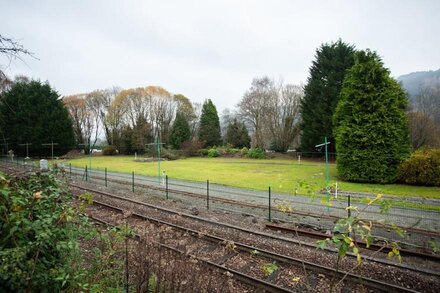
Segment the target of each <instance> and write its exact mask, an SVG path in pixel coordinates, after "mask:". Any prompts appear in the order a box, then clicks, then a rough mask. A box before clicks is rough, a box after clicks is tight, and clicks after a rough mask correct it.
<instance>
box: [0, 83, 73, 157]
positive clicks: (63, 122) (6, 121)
mask: <svg viewBox="0 0 440 293" xmlns="http://www.w3.org/2000/svg"><path fill="white" fill-rule="evenodd" d="M0 131H1V136H0V137H2V138H9V141H8V142H9V147H8V148H9V149H12V150H13V151H14V152H15V153H17V152H18V153H19V154H20V155H25V154H26V150H25V148H24V147H22V146H19V144H23V143H27V142H29V143H32V145H31V146H30V148H29V153H30V155H50V153H51V149H50V147H45V146H42V144H44V143H50V142H54V143H58V145H57V146H55V148H54V153H55V154H56V155H62V154H65V153H66V152H68V151H69V150H70V149H71V148H72V147H73V144H74V134H73V129H72V121H71V119H70V116H69V113H68V111H67V109H66V108H65V106H64V104H63V102H62V100H61V99H60V96H59V94H58V93H57V92H56V91H55V90H53V89H52V88H51V87H50V85H49V84H48V83H44V84H43V83H41V82H40V81H35V80H32V81H26V80H23V81H19V82H17V83H15V84H14V85H13V86H12V87H11V88H10V90H8V91H6V92H4V93H3V94H2V95H1V97H0Z"/></svg>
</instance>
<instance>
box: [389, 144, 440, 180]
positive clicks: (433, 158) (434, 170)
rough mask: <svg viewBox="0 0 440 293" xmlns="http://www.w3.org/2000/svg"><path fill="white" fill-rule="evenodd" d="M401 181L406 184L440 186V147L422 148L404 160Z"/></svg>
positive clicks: (401, 168)
mask: <svg viewBox="0 0 440 293" xmlns="http://www.w3.org/2000/svg"><path fill="white" fill-rule="evenodd" d="M398 178H399V181H401V182H404V183H406V184H414V185H428V186H440V149H422V150H418V151H416V152H414V153H413V154H412V155H411V157H410V158H409V159H407V160H406V161H404V162H402V163H401V164H400V166H399V171H398Z"/></svg>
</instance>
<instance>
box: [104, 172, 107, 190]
mask: <svg viewBox="0 0 440 293" xmlns="http://www.w3.org/2000/svg"><path fill="white" fill-rule="evenodd" d="M104 180H105V187H107V168H105V169H104Z"/></svg>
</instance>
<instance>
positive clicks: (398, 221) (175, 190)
mask: <svg viewBox="0 0 440 293" xmlns="http://www.w3.org/2000/svg"><path fill="white" fill-rule="evenodd" d="M2 162H3V163H4V164H8V165H16V166H17V167H22V168H34V169H35V168H37V166H36V163H35V162H30V161H26V160H24V159H21V158H20V159H14V160H13V161H12V160H11V159H10V158H5V157H3V159H2ZM59 167H60V168H62V169H63V170H64V171H65V174H67V176H68V177H70V178H72V179H74V180H82V181H86V182H89V183H92V184H95V185H101V186H106V187H109V188H114V189H118V190H127V191H130V192H132V193H136V194H138V195H141V196H145V197H148V196H156V197H160V198H164V199H168V200H175V201H180V202H183V203H185V204H187V205H191V206H194V207H197V208H203V209H208V210H209V209H215V210H221V211H223V212H225V213H238V214H242V215H243V216H254V217H259V218H266V219H268V220H270V221H281V222H286V223H291V224H293V225H299V226H308V227H311V228H314V229H317V230H323V231H326V230H331V229H332V227H333V226H334V224H335V222H336V221H337V220H338V219H340V218H344V217H347V216H348V215H349V213H350V210H349V209H347V207H348V206H356V207H357V208H358V209H359V210H361V211H362V212H361V214H360V217H361V218H362V219H364V220H365V221H372V222H373V227H375V234H376V236H379V237H383V238H385V239H391V240H394V239H395V240H400V241H402V238H401V237H400V236H398V234H397V233H396V232H395V231H394V230H393V229H392V226H393V225H397V226H400V227H403V228H405V229H406V230H408V233H407V235H406V237H405V239H403V241H404V242H406V243H409V244H412V245H417V246H425V247H428V246H430V243H431V242H432V241H435V242H437V243H439V242H440V221H439V220H440V212H439V211H436V210H429V209H426V208H424V209H420V208H414V207H409V206H411V205H414V202H412V201H411V202H409V203H408V202H405V200H404V198H403V199H396V198H393V197H386V196H385V197H384V198H385V199H386V200H389V201H393V203H392V206H391V207H390V208H389V210H388V212H387V213H383V212H382V210H381V207H383V205H381V204H371V205H368V206H367V204H365V203H363V202H362V198H361V197H362V196H361V195H350V194H345V195H343V196H339V197H338V198H334V197H332V199H331V201H330V202H331V205H328V204H323V203H322V202H321V200H322V199H326V197H327V196H326V195H321V194H317V195H316V196H315V197H310V196H306V195H292V194H284V193H274V192H272V190H271V188H270V187H269V186H268V188H267V191H261V190H251V189H243V188H236V187H231V186H225V185H220V184H216V183H215V182H210V181H208V180H207V181H205V182H191V181H185V180H179V179H174V178H169V177H168V176H163V177H149V176H143V175H139V174H135V173H134V172H132V173H118V172H114V171H111V172H110V171H108V170H107V169H103V170H102V169H101V170H99V169H89V168H88V167H87V166H85V167H84V168H78V167H74V166H72V165H71V164H68V165H60V166H59ZM405 205H407V206H405ZM408 205H409V206H408ZM430 205H432V206H436V207H438V206H439V202H437V201H436V200H432V201H431V202H430ZM378 227H380V229H379V228H378Z"/></svg>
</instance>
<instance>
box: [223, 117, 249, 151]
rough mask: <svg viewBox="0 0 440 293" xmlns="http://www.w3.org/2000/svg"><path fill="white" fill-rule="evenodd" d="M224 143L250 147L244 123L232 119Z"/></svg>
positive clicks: (238, 146)
mask: <svg viewBox="0 0 440 293" xmlns="http://www.w3.org/2000/svg"><path fill="white" fill-rule="evenodd" d="M225 143H227V144H231V145H232V146H233V147H236V148H243V147H247V148H249V147H250V145H251V138H250V136H249V132H248V130H247V128H246V126H245V125H244V123H240V122H238V121H237V119H234V121H232V123H230V124H229V125H228V128H227V130H226V137H225Z"/></svg>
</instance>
